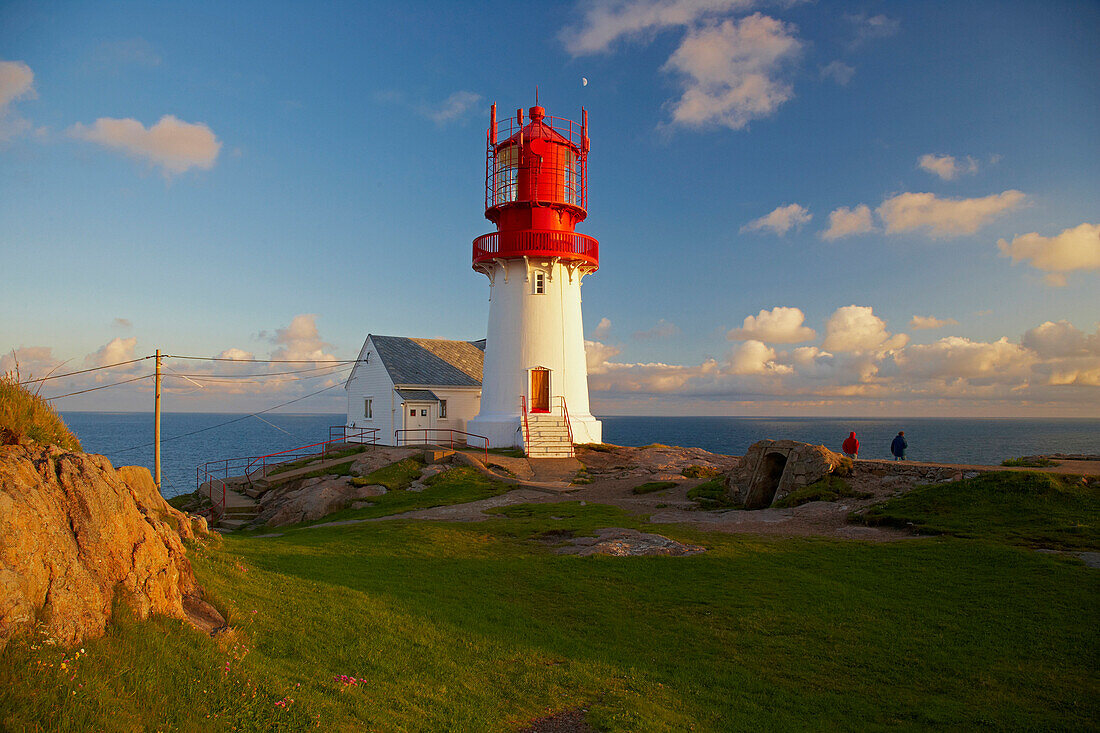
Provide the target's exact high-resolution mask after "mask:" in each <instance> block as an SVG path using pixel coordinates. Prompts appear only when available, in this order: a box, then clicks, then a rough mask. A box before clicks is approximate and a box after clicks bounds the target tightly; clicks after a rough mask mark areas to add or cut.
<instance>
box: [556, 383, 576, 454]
mask: <svg viewBox="0 0 1100 733" xmlns="http://www.w3.org/2000/svg"><path fill="white" fill-rule="evenodd" d="M558 399H559V400H561V414H562V417H564V418H565V429H566V430H567V431H568V433H569V449H570V450H573V426H572V425H570V424H569V407H568V406H566V404H565V395H561V396H559V397H558Z"/></svg>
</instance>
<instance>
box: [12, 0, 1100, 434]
mask: <svg viewBox="0 0 1100 733" xmlns="http://www.w3.org/2000/svg"><path fill="white" fill-rule="evenodd" d="M1098 34H1100V6H1098V5H1097V4H1096V3H1087V2H1080V3H1042V4H1037V3H1033V2H1022V3H1010V2H1009V3H1006V2H987V3H983V2H976V3H956V2H943V3H934V2H922V3H905V2H862V3H861V2H852V3H798V2H793V3H791V2H788V3H755V2H751V0H708V1H706V2H687V1H686V0H666V1H664V2H652V1H637V2H630V1H626V2H612V3H594V4H588V3H586V4H579V5H572V4H553V3H541V4H528V3H525V4H513V3H464V4H457V3H405V4H402V5H401V6H400V7H398V6H395V5H392V4H385V5H383V4H362V3H310V4H304V3H302V4H292V3H267V2H265V3H202V2H193V3H187V4H174V3H149V2H141V3H22V2H8V3H5V4H4V5H3V6H2V7H0V64H3V65H0V251H2V253H3V258H2V262H3V265H2V268H3V269H2V274H0V285H2V287H0V349H3V351H4V352H5V353H6V354H7V356H6V357H4V358H5V359H6V361H4V362H3V363H2V364H0V366H2V367H4V368H10V367H11V366H12V361H13V360H12V358H11V351H12V350H13V349H14V350H16V353H17V354H18V355H20V357H21V358H20V362H21V367H22V368H23V369H24V370H25V371H27V370H29V371H32V372H34V373H36V374H42V373H44V372H45V371H46V370H48V369H49V368H51V367H52V366H53V365H56V363H57V362H59V361H67V362H68V363H67V367H66V368H74V367H75V368H79V367H82V366H84V365H86V364H87V365H94V364H98V363H107V362H108V361H109V359H112V358H114V359H117V358H119V357H120V355H121V356H126V355H129V354H135V355H144V354H148V353H151V352H152V350H153V349H155V348H157V347H160V348H161V349H163V350H165V351H168V352H170V353H175V354H199V355H216V354H220V353H222V352H226V351H227V350H236V351H232V352H231V353H236V354H243V353H250V354H253V355H255V356H256V357H258V358H265V357H270V356H272V355H274V354H276V353H278V354H279V355H282V356H284V357H285V356H296V357H297V356H302V357H305V358H323V357H328V356H335V357H338V358H353V357H354V356H355V354H356V352H357V349H358V347H359V345H360V344H361V343H362V340H363V338H364V337H365V335H366V334H367V333H368V332H374V333H383V334H395V335H413V336H427V337H448V338H471V339H472V338H479V337H481V336H483V335H484V330H485V323H486V316H487V310H488V301H487V293H488V288H487V283H486V282H485V280H484V278H483V277H481V276H480V275H477V274H476V273H474V272H473V271H472V270H471V269H470V262H469V260H470V241H471V240H472V239H473V238H474V237H476V236H478V235H479V234H482V233H485V232H488V231H490V230H491V229H492V225H491V224H489V222H487V221H485V219H484V218H483V210H482V209H483V198H482V196H483V190H482V184H483V175H484V128H485V125H486V122H487V117H488V106H489V104H490V103H492V102H496V103H498V105H499V106H500V107H501V108H502V109H503V110H513V109H515V108H516V107H520V106H523V107H528V106H530V105H531V104H533V102H534V88H535V86H536V85H538V87H539V94H540V101H541V102H542V103H543V105H544V106H546V107H547V108H548V110H549V112H550V114H554V115H559V116H565V117H572V118H574V119H578V118H579V117H580V110H581V107H582V106H583V107H585V108H587V109H588V110H589V115H590V121H591V137H592V153H591V157H590V160H589V175H590V180H589V195H590V204H589V218H588V220H587V221H586V222H585V223H584V224H583V225H582V227H581V229H582V231H584V232H585V233H587V234H590V235H592V236H595V237H596V238H598V239H599V240H600V242H601V270H600V272H599V273H597V274H596V275H595V276H592V277H590V278H587V279H586V282H585V289H584V312H585V321H586V326H587V330H588V331H589V334H590V336H589V337H590V339H591V344H590V364H591V374H592V376H591V383H592V397H593V407H594V411H595V412H597V413H603V414H611V413H638V414H677V413H684V412H687V413H692V414H694V413H700V412H702V413H710V414H764V415H767V414H834V415H859V414H873V415H880V414H897V415H918V414H930V415H954V414H974V415H1013V414H1023V415H1053V416H1057V415H1066V416H1070V415H1088V414H1096V412H1097V409H1098V408H1100V330H1098V320H1100V307H1098V304H1100V175H1098V174H1100V122H1098V120H1100V73H1098V72H1100V48H1098V46H1097V44H1096V43H1095V39H1096V37H1097V36H1098ZM28 74H30V76H29V77H28ZM582 78H587V79H588V84H587V86H582V82H581V80H582ZM166 116H170V117H168V118H167V120H165V118H166ZM127 121H129V122H127ZM922 161H923V165H922ZM861 206H864V207H866V208H865V209H864V208H861ZM842 207H844V208H842ZM838 210H839V213H837V214H835V217H836V225H835V226H832V225H833V221H831V218H830V215H831V214H834V212H838ZM754 222H755V223H754ZM999 243H1000V244H999ZM777 308H778V309H779V310H776V309H777ZM795 309H797V312H795ZM762 310H763V311H766V313H765V314H761V313H760V311H762ZM750 316H751V317H753V318H754V319H756V320H754V321H752V322H750V323H745V319H746V317H750ZM914 316H919V317H925V318H927V317H932V319H933V320H924V321H920V322H915V321H913V318H914ZM604 319H606V321H604ZM952 321H954V322H952ZM601 322H603V325H601ZM918 326H926V327H924V328H920V327H918ZM928 326H933V327H928ZM807 329H810V330H812V331H813V336H812V337H810V335H809V331H808V330H807ZM731 331H732V332H733V333H731ZM1002 339H1003V341H1002ZM19 350H22V351H19ZM145 367H146V365H138V366H137V367H134V370H136V371H133V372H129V371H126V370H122V372H119V373H118V374H116V375H115V376H119V375H122V373H123V372H125V374H130V373H134V374H137V373H141V372H140V370H141V369H145ZM194 368H196V369H198V368H200V367H197V366H196V367H194ZM202 368H203V369H210V367H202ZM242 368H243V367H242ZM189 373H190V372H189ZM112 378H113V377H102V376H101V378H100V382H93V381H89V380H91V378H85V381H81V380H80V379H76V380H64V381H63V380H58V382H57V383H56V384H54V385H52V386H51V388H50V389H44V390H43V393H44V394H47V395H49V394H61V393H62V392H61V391H60V390H66V391H75V390H76V389H78V388H81V387H83V386H85V385H87V384H99V383H105V382H107V381H110V379H112ZM327 383H328V382H326V381H324V380H323V379H315V380H310V381H308V382H304V381H302V382H300V381H285V382H280V383H278V384H274V383H270V381H269V382H262V381H257V382H256V383H254V384H251V386H245V387H238V388H235V389H233V390H232V391H231V392H230V393H226V391H225V390H224V389H223V388H222V387H221V386H218V385H216V384H214V383H203V384H204V385H205V386H204V388H203V389H199V388H198V387H197V386H195V384H193V383H186V382H185V380H182V379H177V380H176V383H175V384H174V385H173V386H172V390H171V391H170V393H169V394H170V399H171V400H172V402H171V404H169V405H168V406H167V407H168V409H178V410H211V409H218V410H236V409H242V410H243V409H255V408H259V407H266V406H267V405H269V404H272V403H273V402H277V401H281V400H282V399H289V398H291V397H293V396H297V395H299V394H304V393H306V392H309V391H312V390H313V389H316V388H317V387H318V385H325V384H327ZM55 388H56V389H55ZM339 399H340V390H339V389H338V388H337V389H335V390H330V391H329V392H328V393H326V394H325V395H324V396H322V397H319V398H315V399H313V400H312V401H309V402H304V403H302V405H301V407H302V408H303V409H331V408H333V407H334V406H335V407H336V409H339ZM147 402H148V386H147V384H146V383H144V382H138V383H136V385H130V386H125V387H118V388H115V389H110V390H102V391H98V392H94V393H91V394H89V395H86V396H81V397H74V398H69V399H68V400H66V401H64V402H59V405H60V406H61V407H62V408H63V409H144V408H145V407H146V405H147Z"/></svg>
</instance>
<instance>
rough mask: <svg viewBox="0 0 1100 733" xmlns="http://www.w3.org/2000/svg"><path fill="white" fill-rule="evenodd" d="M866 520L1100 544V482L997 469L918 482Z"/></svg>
mask: <svg viewBox="0 0 1100 733" xmlns="http://www.w3.org/2000/svg"><path fill="white" fill-rule="evenodd" d="M861 519H862V521H863V522H865V523H867V524H872V525H876V524H881V525H892V526H898V527H908V526H910V525H912V526H913V527H914V528H916V529H918V530H920V531H922V532H926V533H931V534H949V535H955V536H957V537H972V538H978V539H991V540H997V541H1000V542H1006V543H1010V544H1016V545H1024V546H1028V547H1051V548H1065V549H1077V550H1100V482H1097V481H1096V480H1095V479H1093V481H1092V482H1091V483H1090V484H1087V485H1086V484H1082V483H1081V480H1080V478H1079V477H1077V476H1061V475H1057V474H1050V473H1038V472H1031V471H997V472H994V473H985V474H982V475H981V476H978V477H976V478H972V479H967V480H965V481H956V482H953V483H948V484H933V485H931V486H918V487H917V488H916V489H914V490H912V491H910V492H909V493H908V494H905V495H903V496H899V497H897V498H895V499H891V500H889V501H887V502H885V503H883V504H878V505H875V506H873V507H871V508H870V509H868V510H867V511H866V512H865V513H864V514H863V515H862V517H861Z"/></svg>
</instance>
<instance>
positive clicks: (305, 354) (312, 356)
mask: <svg viewBox="0 0 1100 733" xmlns="http://www.w3.org/2000/svg"><path fill="white" fill-rule="evenodd" d="M271 341H272V342H273V343H275V344H278V345H279V348H277V349H275V350H274V351H272V352H271V358H272V359H276V360H280V361H281V360H291V361H332V360H335V359H336V357H335V356H333V355H332V354H331V353H329V352H328V351H326V349H330V348H332V344H327V343H325V342H324V341H322V340H321V334H320V333H319V332H318V330H317V316H316V315H314V314H312V313H303V314H302V315H298V316H294V318H292V319H291V321H290V325H289V326H287V327H286V328H279V329H276V331H275V335H274V336H273V337H272V338H271Z"/></svg>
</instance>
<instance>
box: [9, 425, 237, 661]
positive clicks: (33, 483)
mask: <svg viewBox="0 0 1100 733" xmlns="http://www.w3.org/2000/svg"><path fill="white" fill-rule="evenodd" d="M0 528H2V529H0V647H2V646H3V645H5V644H6V642H7V641H8V639H10V638H11V636H12V635H13V634H15V633H17V632H18V631H19V630H20V629H21V628H25V627H28V626H30V625H33V624H34V623H35V621H36V620H41V621H42V622H43V623H44V624H45V625H46V630H47V632H48V633H49V634H50V635H51V636H52V637H54V638H55V639H57V640H58V641H59V642H61V643H63V644H75V643H77V642H79V641H80V640H82V639H84V638H87V637H92V636H97V635H99V634H102V633H103V630H104V629H105V628H106V625H107V622H108V620H109V619H110V617H111V611H112V606H113V602H114V599H115V598H116V596H121V597H122V599H123V600H124V601H125V602H126V603H128V604H129V605H130V606H131V607H132V608H133V609H134V611H135V613H136V614H137V615H138V616H139V617H140V618H146V617H148V616H149V615H150V614H160V615H165V616H170V617H173V618H178V619H182V620H186V621H189V622H191V623H192V624H193V625H195V626H197V627H198V628H201V629H203V630H205V631H212V630H214V629H215V628H218V627H220V626H224V623H225V622H224V620H223V619H222V618H221V616H220V615H219V614H218V612H217V611H216V610H215V609H214V608H213V607H211V606H210V605H209V604H208V603H206V602H205V601H204V600H203V593H202V589H201V588H200V587H199V585H198V582H197V581H196V580H195V576H194V573H193V572H192V570H191V564H190V562H188V560H187V557H186V555H185V551H184V546H183V542H182V539H183V538H187V539H191V538H194V537H195V536H196V528H198V532H199V533H201V532H202V530H203V529H204V528H203V526H202V525H199V524H195V523H193V521H192V518H191V517H189V516H188V515H186V514H183V513H182V512H180V511H178V510H176V509H174V508H172V507H171V506H169V505H168V503H167V502H166V501H165V500H164V498H163V497H161V495H160V493H159V492H158V491H157V489H156V486H155V485H154V483H153V479H152V477H151V476H150V475H149V471H148V470H147V469H144V468H138V467H133V466H126V467H123V468H120V469H118V470H115V469H114V468H113V467H112V466H111V464H110V462H109V461H108V460H107V459H106V458H105V457H103V456H98V455H90V454H85V453H74V452H69V451H66V450H63V449H61V448H58V447H55V446H43V445H18V446H5V447H0Z"/></svg>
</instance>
